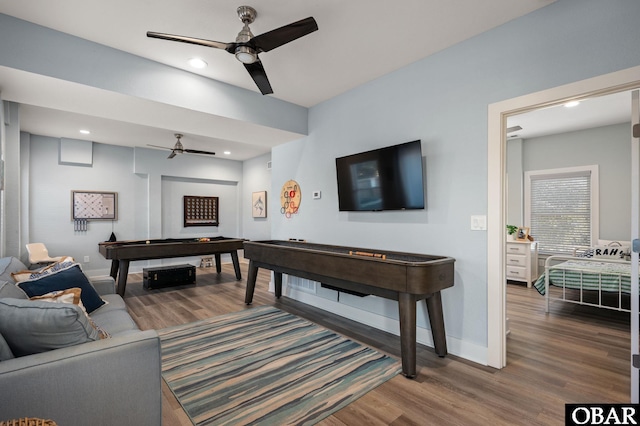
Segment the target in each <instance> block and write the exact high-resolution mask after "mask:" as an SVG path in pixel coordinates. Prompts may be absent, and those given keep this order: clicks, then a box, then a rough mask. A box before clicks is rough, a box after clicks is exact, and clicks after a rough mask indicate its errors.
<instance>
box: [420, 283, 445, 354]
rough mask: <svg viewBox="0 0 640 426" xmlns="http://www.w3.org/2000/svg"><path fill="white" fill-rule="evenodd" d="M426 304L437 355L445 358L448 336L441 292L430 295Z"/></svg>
mask: <svg viewBox="0 0 640 426" xmlns="http://www.w3.org/2000/svg"><path fill="white" fill-rule="evenodd" d="M425 302H426V304H427V312H428V313H429V322H430V323H431V335H432V336H433V346H434V349H435V350H436V354H438V356H439V357H443V356H445V355H446V354H447V335H446V333H445V331H444V315H443V313H442V296H441V295H440V292H439V291H436V292H435V293H433V294H431V295H429V296H428V297H427V298H426V299H425Z"/></svg>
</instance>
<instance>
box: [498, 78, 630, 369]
mask: <svg viewBox="0 0 640 426" xmlns="http://www.w3.org/2000/svg"><path fill="white" fill-rule="evenodd" d="M637 87H640V67H634V68H630V69H627V70H623V71H618V72H615V73H611V74H607V75H604V76H599V77H594V78H591V79H588V80H583V81H579V82H576V83H572V84H568V85H565V86H560V87H557V88H553V89H548V90H545V91H542V92H537V93H533V94H529V95H525V96H521V97H518V98H514V99H510V100H506V101H502V102H498V103H495V104H491V105H489V114H488V120H489V121H488V128H489V129H488V179H487V183H488V187H487V194H488V210H487V213H488V230H489V232H488V233H487V296H488V301H487V303H488V310H487V311H488V321H487V322H488V339H487V340H488V341H487V343H488V347H487V364H488V365H489V366H492V367H495V368H503V367H504V366H506V362H507V359H506V332H507V329H506V324H505V320H506V279H505V239H506V232H505V231H506V227H505V225H506V141H507V138H506V131H505V129H506V128H507V125H506V124H507V118H508V117H509V116H510V115H515V114H521V113H524V112H528V111H533V110H535V109H540V108H545V107H550V106H555V105H560V104H563V103H565V102H567V101H569V100H576V99H582V98H588V97H594V96H601V95H605V94H611V93H616V92H621V91H627V90H631V89H633V88H637Z"/></svg>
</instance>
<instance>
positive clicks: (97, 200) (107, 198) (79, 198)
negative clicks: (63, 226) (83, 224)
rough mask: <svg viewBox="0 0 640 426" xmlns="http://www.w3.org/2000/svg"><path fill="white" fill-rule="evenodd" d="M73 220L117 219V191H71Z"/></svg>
mask: <svg viewBox="0 0 640 426" xmlns="http://www.w3.org/2000/svg"><path fill="white" fill-rule="evenodd" d="M71 218H72V219H73V220H117V219H118V193H117V192H101V191H71Z"/></svg>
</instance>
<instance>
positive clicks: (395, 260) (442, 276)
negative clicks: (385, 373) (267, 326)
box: [244, 240, 455, 378]
mask: <svg viewBox="0 0 640 426" xmlns="http://www.w3.org/2000/svg"><path fill="white" fill-rule="evenodd" d="M244 257H245V258H247V259H249V272H248V277H247V289H246V294H245V303H246V304H251V302H252V301H253V293H254V290H255V284H256V278H257V274H258V269H259V268H264V269H270V270H272V271H273V272H274V280H275V295H276V297H277V298H280V297H281V296H282V274H288V275H293V276H297V277H301V278H306V279H310V280H313V281H317V282H320V283H322V284H326V285H328V286H331V287H333V288H336V289H341V290H344V291H348V292H356V293H360V294H365V295H369V294H371V295H376V296H379V297H383V298H386V299H392V300H397V301H398V309H399V314H400V350H401V354H402V373H403V374H404V375H405V376H406V377H409V378H413V377H415V376H416V304H417V302H418V301H420V300H425V302H426V306H427V311H428V315H429V321H430V323H431V333H432V335H433V342H434V347H435V351H436V353H437V354H438V355H439V356H441V357H443V356H445V355H446V354H447V340H446V335H445V330H444V316H443V312H442V298H441V295H440V291H441V290H443V289H445V288H448V287H452V286H453V283H454V262H455V259H453V258H451V257H445V256H431V255H423V254H412V253H401V252H380V251H379V250H371V249H361V248H353V247H342V246H331V245H323V244H311V243H306V242H297V241H279V240H271V241H246V242H245V243H244Z"/></svg>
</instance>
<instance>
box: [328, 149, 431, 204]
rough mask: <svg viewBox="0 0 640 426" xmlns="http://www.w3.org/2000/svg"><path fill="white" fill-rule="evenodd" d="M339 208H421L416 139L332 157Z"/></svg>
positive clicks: (418, 155)
mask: <svg viewBox="0 0 640 426" xmlns="http://www.w3.org/2000/svg"><path fill="white" fill-rule="evenodd" d="M336 172H337V177H338V207H339V210H340V211H382V210H409V209H424V179H423V172H422V144H421V142H420V141H419V140H417V141H412V142H407V143H403V144H399V145H393V146H388V147H385V148H380V149H374V150H372V151H367V152H361V153H359V154H353V155H348V156H346V157H339V158H336Z"/></svg>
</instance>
